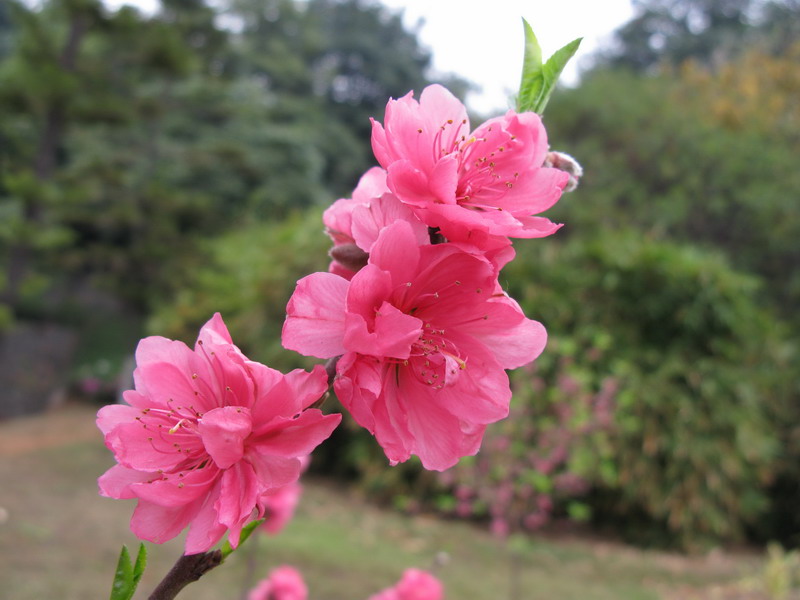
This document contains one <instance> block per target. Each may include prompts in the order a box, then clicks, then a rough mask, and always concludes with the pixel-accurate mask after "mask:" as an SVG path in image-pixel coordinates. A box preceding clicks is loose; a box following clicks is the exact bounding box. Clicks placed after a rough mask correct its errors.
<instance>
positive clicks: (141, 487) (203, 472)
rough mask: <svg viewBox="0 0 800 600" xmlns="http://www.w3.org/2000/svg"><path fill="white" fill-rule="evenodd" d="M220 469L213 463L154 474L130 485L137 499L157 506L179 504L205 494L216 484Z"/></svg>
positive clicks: (187, 502)
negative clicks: (190, 468)
mask: <svg viewBox="0 0 800 600" xmlns="http://www.w3.org/2000/svg"><path fill="white" fill-rule="evenodd" d="M219 475H220V470H219V469H218V468H216V467H215V466H213V465H206V466H205V467H204V468H202V469H194V470H190V471H185V472H182V473H179V474H173V473H170V474H168V475H163V474H154V475H153V476H151V478H150V480H151V481H147V482H144V483H137V484H135V485H132V486H131V488H130V489H131V492H132V493H133V494H134V495H135V496H136V497H137V498H139V499H141V500H144V501H146V502H150V503H152V504H158V505H159V506H167V507H169V506H181V505H186V504H189V503H190V502H193V501H195V500H197V499H198V498H201V497H203V496H206V495H207V494H209V493H210V492H211V490H212V489H213V487H214V485H215V484H216V481H217V478H218V477H219Z"/></svg>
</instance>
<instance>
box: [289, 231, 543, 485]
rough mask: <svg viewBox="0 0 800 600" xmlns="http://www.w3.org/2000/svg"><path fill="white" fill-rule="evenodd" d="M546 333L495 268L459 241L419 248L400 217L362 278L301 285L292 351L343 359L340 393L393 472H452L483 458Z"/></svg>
mask: <svg viewBox="0 0 800 600" xmlns="http://www.w3.org/2000/svg"><path fill="white" fill-rule="evenodd" d="M546 337H547V335H546V332H545V330H544V327H542V325H541V324H540V323H537V322H536V321H532V320H530V319H526V318H525V316H524V315H523V313H522V311H521V309H520V308H519V305H517V303H516V302H514V301H513V300H512V299H511V298H509V297H508V296H506V295H505V294H503V293H502V291H501V290H500V289H499V287H498V284H497V271H496V268H495V266H494V265H493V264H492V263H491V262H490V261H489V260H487V259H486V258H485V257H483V256H481V255H478V254H473V253H470V252H466V251H464V250H463V249H461V248H460V247H458V246H457V245H455V244H448V243H445V244H437V245H424V246H419V245H418V244H417V241H416V239H415V237H414V234H413V232H412V230H411V226H410V225H409V224H408V223H406V222H403V221H400V222H397V223H395V224H394V225H391V226H390V227H387V228H385V229H384V230H383V231H382V232H381V234H380V236H379V238H378V241H377V242H376V243H375V245H374V246H373V247H372V251H371V252H370V259H369V264H368V265H367V266H366V267H364V268H363V269H361V271H359V272H358V273H357V274H356V275H355V276H354V277H353V279H352V280H351V281H350V282H348V281H347V280H345V279H343V278H341V277H338V276H336V275H333V274H331V273H314V274H312V275H309V276H307V277H305V278H303V279H301V280H300V281H299V282H298V284H297V289H296V290H295V292H294V295H293V296H292V298H291V299H290V300H289V305H288V307H287V318H286V322H285V323H284V328H283V344H284V346H285V347H286V348H289V349H292V350H296V351H298V352H300V353H302V354H306V355H311V356H316V357H318V358H331V357H334V356H339V355H342V357H341V359H340V360H339V362H338V365H337V377H336V380H335V383H334V389H335V391H336V395H337V396H338V398H339V400H340V401H341V402H342V404H343V405H344V406H345V407H346V408H347V409H348V410H349V411H350V412H351V414H352V415H353V417H354V418H355V419H356V421H357V422H358V423H359V424H360V425H361V426H363V427H365V428H366V429H368V430H369V431H370V432H371V433H372V434H373V435H375V437H376V438H377V440H378V443H379V444H380V445H381V446H382V447H383V449H384V451H385V453H386V456H387V457H388V458H389V460H390V462H391V463H392V464H396V463H398V462H401V461H404V460H407V459H408V458H409V456H410V455H411V454H416V455H418V456H419V457H420V459H421V460H422V464H423V465H424V466H425V468H427V469H435V470H444V469H447V468H448V467H451V466H453V465H454V464H455V463H456V462H458V459H459V458H460V457H461V456H466V455H470V454H475V453H476V452H477V451H478V448H479V446H480V442H481V438H482V437H483V432H484V430H485V428H486V425H487V424H488V423H493V422H495V421H498V420H499V419H502V418H504V417H505V416H507V414H508V405H509V401H510V398H511V390H510V388H509V382H508V376H507V375H506V372H505V369H512V368H516V367H518V366H521V365H523V364H526V363H527V362H530V361H531V360H533V359H535V358H536V357H537V356H538V355H539V354H540V353H541V351H542V350H543V349H544V346H545V342H546Z"/></svg>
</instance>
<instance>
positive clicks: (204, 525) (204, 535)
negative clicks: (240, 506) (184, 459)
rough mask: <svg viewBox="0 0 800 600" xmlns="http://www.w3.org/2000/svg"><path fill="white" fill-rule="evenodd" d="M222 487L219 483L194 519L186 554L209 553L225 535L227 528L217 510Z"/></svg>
mask: <svg viewBox="0 0 800 600" xmlns="http://www.w3.org/2000/svg"><path fill="white" fill-rule="evenodd" d="M221 486H222V483H221V481H217V485H216V487H215V488H214V490H213V491H212V492H211V493H210V494H209V495H208V497H207V498H206V500H205V502H204V503H203V505H202V507H201V508H200V509H199V510H198V511H197V514H196V515H195V517H194V518H193V519H192V523H191V526H190V527H189V533H188V535H187V536H186V543H185V546H184V549H185V552H186V554H199V553H200V552H208V551H209V550H211V548H213V547H214V545H215V544H216V543H217V542H218V541H219V540H220V539H221V538H222V536H223V535H225V532H226V531H227V528H226V527H225V526H224V525H222V524H221V523H220V522H219V515H218V514H217V509H216V500H217V498H218V497H219V494H220V488H221Z"/></svg>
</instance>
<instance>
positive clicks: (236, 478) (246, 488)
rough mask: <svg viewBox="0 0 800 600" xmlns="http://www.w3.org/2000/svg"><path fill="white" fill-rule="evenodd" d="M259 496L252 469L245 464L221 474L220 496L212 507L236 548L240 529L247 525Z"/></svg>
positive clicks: (258, 487)
mask: <svg viewBox="0 0 800 600" xmlns="http://www.w3.org/2000/svg"><path fill="white" fill-rule="evenodd" d="M260 495H261V489H260V485H259V482H258V480H257V478H256V474H255V471H254V470H253V467H252V466H251V465H250V464H249V463H247V462H241V463H238V464H236V465H235V466H234V467H233V468H231V469H228V470H227V471H225V472H224V473H223V474H222V483H221V486H220V494H219V497H218V498H217V501H216V503H215V505H214V508H215V509H216V511H217V515H218V518H219V522H220V524H222V525H225V526H226V527H227V528H228V529H229V530H230V533H229V536H228V539H229V540H230V543H231V546H232V547H233V548H236V546H237V545H238V543H239V535H240V534H241V532H242V527H243V526H244V525H246V524H247V521H249V520H250V517H251V515H252V513H253V510H254V509H255V508H256V503H257V501H258V498H259V496H260Z"/></svg>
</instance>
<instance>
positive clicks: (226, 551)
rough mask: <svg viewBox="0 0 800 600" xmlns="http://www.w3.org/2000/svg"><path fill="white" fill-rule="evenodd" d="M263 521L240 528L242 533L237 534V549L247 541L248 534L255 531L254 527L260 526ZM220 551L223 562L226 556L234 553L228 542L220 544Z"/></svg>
mask: <svg viewBox="0 0 800 600" xmlns="http://www.w3.org/2000/svg"><path fill="white" fill-rule="evenodd" d="M264 521H266V519H259V520H258V521H253V522H252V523H248V524H247V525H245V526H244V527H243V528H242V533H240V534H239V545H238V546H237V547H239V546H241V545H242V544H244V543H245V541H247V538H249V537H250V534H251V533H253V531H255V529H256V527H258V526H259V525H261V524H262V523H263V522H264ZM220 550H221V551H222V560H225V559H226V558H227V557H228V555H230V554H231V553H232V552H233V551H234V548H233V547H231V544H230V542H228V541H227V540H225V543H224V544H222V548H221V549H220Z"/></svg>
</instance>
